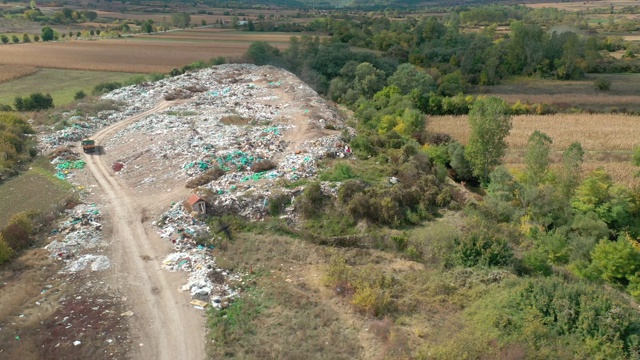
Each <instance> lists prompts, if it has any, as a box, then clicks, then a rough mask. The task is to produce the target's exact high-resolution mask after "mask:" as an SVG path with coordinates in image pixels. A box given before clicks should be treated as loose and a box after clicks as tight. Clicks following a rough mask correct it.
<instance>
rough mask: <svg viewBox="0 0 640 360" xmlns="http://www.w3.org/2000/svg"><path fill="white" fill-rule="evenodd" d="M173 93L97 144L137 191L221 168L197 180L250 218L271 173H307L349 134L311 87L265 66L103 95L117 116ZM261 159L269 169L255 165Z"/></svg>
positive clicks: (260, 207) (257, 211) (233, 67)
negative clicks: (171, 101) (157, 108)
mask: <svg viewBox="0 0 640 360" xmlns="http://www.w3.org/2000/svg"><path fill="white" fill-rule="evenodd" d="M176 93H179V94H178V95H179V96H178V95H175V94H176ZM174 95H175V97H176V98H180V99H186V100H181V102H179V103H176V105H174V106H172V107H170V108H168V109H166V110H164V111H162V112H158V113H155V114H152V115H149V116H147V117H145V118H143V119H141V120H139V121H136V122H135V123H132V124H131V125H130V126H128V127H127V128H124V129H122V130H120V131H119V132H118V133H116V134H115V135H114V136H113V137H112V138H111V139H109V140H108V141H107V142H106V143H105V144H103V147H104V149H105V151H106V153H107V154H114V155H112V156H114V158H113V159H110V161H111V160H112V161H113V162H114V163H116V162H117V163H118V164H122V165H121V167H120V166H119V168H120V170H118V171H117V174H118V176H120V177H121V178H123V179H125V180H127V181H128V182H129V183H130V184H132V185H133V186H135V187H138V188H141V190H142V189H145V188H153V187H157V186H158V184H159V183H167V182H171V183H176V182H180V185H182V184H185V183H186V182H187V181H189V180H190V179H195V178H197V177H199V176H202V175H203V174H205V173H206V172H207V171H209V170H211V169H214V168H219V169H222V170H223V171H224V175H222V176H220V177H217V178H216V179H215V180H211V181H209V182H205V183H204V184H203V185H201V186H203V187H205V188H207V189H209V190H211V191H212V192H213V193H215V194H217V195H218V196H217V198H216V200H215V202H214V203H213V204H212V205H213V207H214V208H217V209H219V211H221V212H223V211H225V212H226V211H232V210H234V209H236V210H237V209H241V210H242V212H243V215H245V216H249V217H251V218H253V219H257V218H261V217H262V216H264V215H265V214H266V202H265V199H266V198H268V195H269V192H270V188H271V187H273V185H274V183H275V182H276V181H277V180H279V179H286V180H288V181H296V180H299V179H303V178H308V177H313V176H315V175H316V173H317V162H318V160H320V159H323V158H325V157H327V156H345V154H346V152H345V150H344V149H345V145H346V144H345V143H344V141H343V140H342V134H341V131H342V130H345V129H346V130H347V131H348V132H349V133H350V134H353V129H350V128H348V127H346V126H345V125H344V120H343V118H342V117H341V116H340V114H339V113H338V112H337V110H336V109H335V108H333V107H332V106H331V105H330V104H328V103H327V102H326V101H325V100H324V99H322V98H321V97H319V96H318V94H317V93H316V92H315V91H314V90H313V89H311V88H310V87H309V86H308V85H306V84H305V83H304V82H302V81H301V80H299V79H298V78H297V77H296V76H295V75H293V74H291V73H289V72H287V71H285V70H282V69H278V68H275V67H271V66H262V67H258V66H255V65H246V64H244V65H240V64H229V65H220V66H215V67H212V68H208V69H204V70H200V71H197V72H193V73H187V74H184V75H181V76H176V77H173V78H169V79H164V80H160V81H158V82H154V83H152V84H144V85H136V86H130V87H126V88H121V89H117V90H115V91H113V92H111V93H109V94H107V95H105V96H104V98H106V99H110V100H114V101H118V102H121V103H126V104H129V105H128V107H127V108H126V111H125V112H124V113H123V114H122V115H121V116H122V118H123V119H124V118H125V117H126V116H128V115H126V114H129V113H132V112H134V110H133V109H138V110H142V109H148V108H151V107H153V106H154V105H156V104H157V102H158V99H162V98H167V97H169V98H174ZM347 155H348V154H347ZM265 161H269V162H272V163H273V164H274V165H273V167H272V168H269V169H264V170H262V169H260V168H259V167H258V166H257V165H259V164H260V163H264V162H265ZM114 172H115V171H114ZM249 198H250V199H249Z"/></svg>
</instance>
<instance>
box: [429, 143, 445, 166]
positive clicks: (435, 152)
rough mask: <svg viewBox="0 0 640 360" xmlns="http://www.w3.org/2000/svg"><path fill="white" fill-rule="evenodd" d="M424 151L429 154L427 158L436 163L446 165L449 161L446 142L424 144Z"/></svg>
mask: <svg viewBox="0 0 640 360" xmlns="http://www.w3.org/2000/svg"><path fill="white" fill-rule="evenodd" d="M424 151H425V152H426V153H427V155H429V159H431V161H432V162H434V163H436V164H441V165H447V164H449V162H450V158H449V147H448V146H447V144H443V145H425V146H424Z"/></svg>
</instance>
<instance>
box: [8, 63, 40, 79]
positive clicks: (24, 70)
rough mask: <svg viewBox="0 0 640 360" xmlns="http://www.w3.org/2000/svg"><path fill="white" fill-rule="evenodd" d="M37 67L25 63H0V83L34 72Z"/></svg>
mask: <svg viewBox="0 0 640 360" xmlns="http://www.w3.org/2000/svg"><path fill="white" fill-rule="evenodd" d="M37 71H38V68H36V67H35V66H25V65H0V83H3V82H5V81H11V80H15V79H19V78H21V77H24V76H27V75H31V74H35V73H36V72H37Z"/></svg>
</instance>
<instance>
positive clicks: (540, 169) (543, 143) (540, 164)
mask: <svg viewBox="0 0 640 360" xmlns="http://www.w3.org/2000/svg"><path fill="white" fill-rule="evenodd" d="M551 143H552V141H551V138H550V137H549V136H548V135H547V134H545V133H543V132H540V131H538V130H536V131H534V132H533V134H531V136H529V140H528V141H527V153H526V155H525V157H524V161H525V164H526V170H525V175H526V181H527V184H529V185H532V186H537V185H538V184H540V183H541V182H542V181H544V178H545V176H546V175H547V170H548V169H549V152H550V150H551V149H550V147H551Z"/></svg>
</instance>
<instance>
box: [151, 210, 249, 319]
mask: <svg viewBox="0 0 640 360" xmlns="http://www.w3.org/2000/svg"><path fill="white" fill-rule="evenodd" d="M153 225H155V226H157V227H158V228H159V231H158V232H159V234H160V236H161V237H162V238H164V239H167V240H169V241H171V243H172V244H173V248H174V250H175V251H176V252H174V253H171V254H169V255H168V256H167V257H166V258H165V260H164V261H163V262H162V268H164V269H166V270H169V271H186V272H188V273H189V280H188V281H187V283H186V284H185V285H183V286H182V287H181V288H180V290H181V291H189V292H190V293H191V297H192V298H193V299H194V300H197V301H200V303H195V305H196V306H199V307H201V308H204V307H206V306H208V304H211V305H212V306H214V307H216V308H223V307H225V306H226V305H228V303H229V302H230V301H231V300H232V299H233V298H234V297H235V296H237V291H235V290H233V288H232V287H231V286H230V285H229V284H230V283H233V282H241V281H242V278H241V276H240V275H239V274H232V273H229V272H226V271H224V270H222V269H219V268H217V267H216V262H215V257H214V256H213V255H211V250H212V247H207V246H204V245H198V244H197V242H196V240H197V239H198V238H206V237H208V235H209V227H208V226H207V224H205V223H204V222H202V221H200V220H199V219H198V218H197V217H195V216H192V215H190V214H187V212H186V211H185V210H184V207H183V205H182V204H181V203H176V204H173V205H172V206H171V208H170V209H169V210H168V211H167V212H165V213H164V214H163V215H162V216H161V218H160V219H159V220H157V221H155V222H153ZM204 304H206V305H204Z"/></svg>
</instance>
